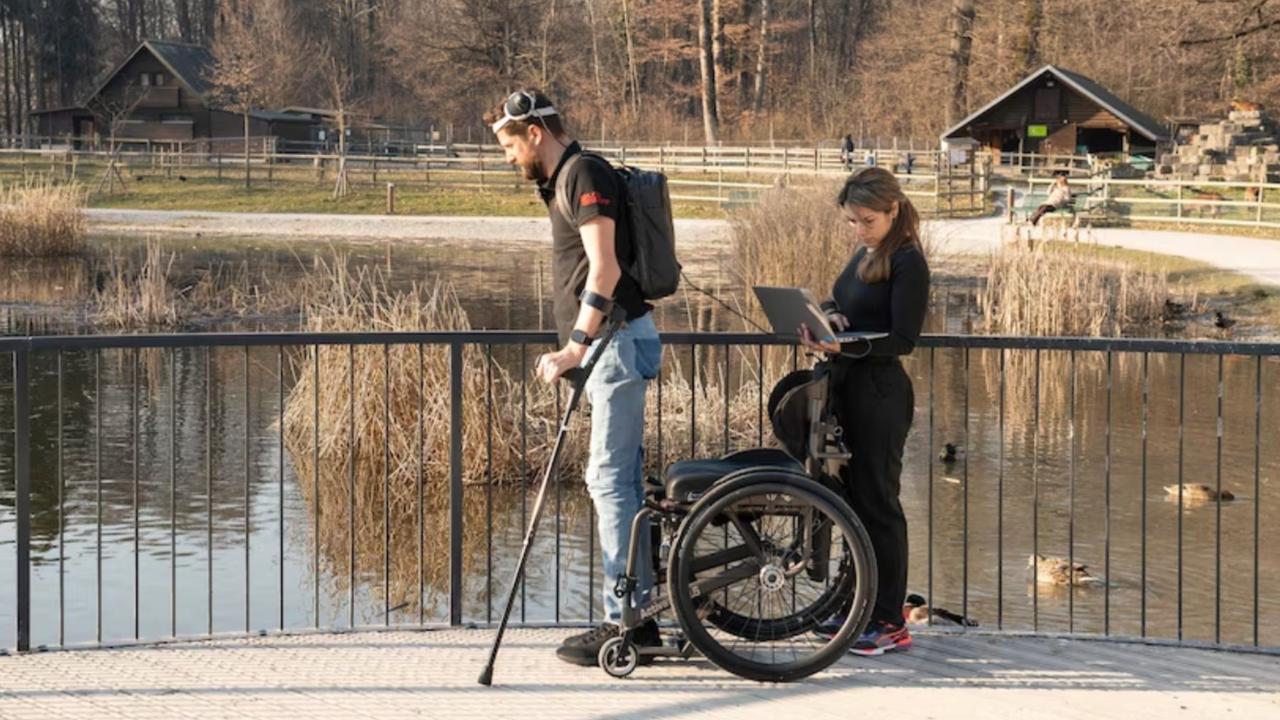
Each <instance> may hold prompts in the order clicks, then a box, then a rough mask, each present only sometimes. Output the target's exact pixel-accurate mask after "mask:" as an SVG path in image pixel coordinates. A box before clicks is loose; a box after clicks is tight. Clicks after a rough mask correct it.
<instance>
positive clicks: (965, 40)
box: [947, 0, 974, 125]
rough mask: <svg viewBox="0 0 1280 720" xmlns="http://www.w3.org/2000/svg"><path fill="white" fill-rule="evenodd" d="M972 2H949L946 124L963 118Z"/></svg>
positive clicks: (961, 0)
mask: <svg viewBox="0 0 1280 720" xmlns="http://www.w3.org/2000/svg"><path fill="white" fill-rule="evenodd" d="M973 18H974V9H973V0H952V1H951V18H950V24H951V52H950V65H951V103H950V104H949V106H948V108H947V124H948V125H952V124H954V123H956V122H958V121H959V120H960V118H962V117H964V116H965V109H966V106H967V102H968V88H969V59H970V57H971V49H972V47H973Z"/></svg>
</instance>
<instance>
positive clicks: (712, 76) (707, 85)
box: [698, 0, 720, 145]
mask: <svg viewBox="0 0 1280 720" xmlns="http://www.w3.org/2000/svg"><path fill="white" fill-rule="evenodd" d="M698 5H699V12H698V45H699V48H698V64H699V66H700V67H701V68H702V130H703V133H704V134H705V135H706V139H707V143H708V144H712V145H714V144H716V143H717V142H719V141H720V118H719V116H718V115H717V114H716V108H717V107H718V106H719V103H718V102H717V100H716V63H715V58H714V57H713V55H712V48H711V0H698Z"/></svg>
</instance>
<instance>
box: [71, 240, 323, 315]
mask: <svg viewBox="0 0 1280 720" xmlns="http://www.w3.org/2000/svg"><path fill="white" fill-rule="evenodd" d="M178 259H179V257H178V254H177V253H175V252H173V251H169V250H165V249H164V247H163V246H162V245H161V244H160V242H159V241H157V240H155V239H151V240H148V242H147V247H146V251H145V253H144V254H143V255H142V257H141V258H136V259H135V258H134V257H132V256H130V255H128V254H125V253H118V252H112V253H111V254H110V255H109V256H108V257H107V258H106V259H105V261H104V262H103V264H102V267H100V268H98V269H97V270H96V272H95V278H96V281H95V284H94V289H93V292H92V295H91V298H90V313H89V314H90V319H91V320H92V322H93V323H94V324H95V325H99V326H102V327H107V328H114V329H129V328H173V327H178V326H181V325H184V324H189V323H194V322H197V321H201V320H210V319H219V320H225V319H229V318H244V317H249V316H266V315H281V314H295V313H297V312H299V311H300V308H301V307H302V305H303V302H304V298H305V297H306V294H307V293H308V292H310V288H311V285H312V283H313V280H311V279H310V278H308V279H306V280H304V281H302V282H300V283H298V282H289V283H283V282H272V281H270V280H269V279H267V278H266V277H265V276H256V275H255V274H254V273H253V272H252V271H251V270H250V269H249V266H248V264H247V263H240V264H236V265H231V264H228V263H219V264H218V265H215V266H214V267H212V268H209V269H207V270H198V271H194V272H189V273H185V274H184V273H179V272H178V271H177V270H176V269H175V268H176V267H177V264H178Z"/></svg>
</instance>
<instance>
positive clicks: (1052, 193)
mask: <svg viewBox="0 0 1280 720" xmlns="http://www.w3.org/2000/svg"><path fill="white" fill-rule="evenodd" d="M1070 204H1071V187H1070V186H1068V185H1067V176H1066V175H1062V174H1059V175H1058V176H1057V177H1056V178H1054V179H1053V185H1051V186H1049V199H1048V200H1047V201H1045V202H1044V203H1043V204H1041V205H1040V207H1038V208H1036V211H1035V212H1033V213H1031V224H1032V225H1035V224H1036V223H1038V222H1040V218H1042V217H1044V216H1045V214H1046V213H1051V212H1053V211H1054V210H1060V209H1062V208H1064V207H1066V206H1068V205H1070Z"/></svg>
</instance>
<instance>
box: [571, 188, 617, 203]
mask: <svg viewBox="0 0 1280 720" xmlns="http://www.w3.org/2000/svg"><path fill="white" fill-rule="evenodd" d="M612 203H613V201H612V200H610V199H609V198H607V197H605V196H603V195H601V194H600V193H598V192H595V191H594V190H593V191H591V192H589V193H583V194H582V197H580V198H578V204H579V205H581V206H582V207H586V206H588V205H610V204H612Z"/></svg>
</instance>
